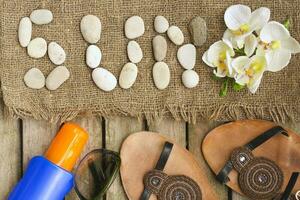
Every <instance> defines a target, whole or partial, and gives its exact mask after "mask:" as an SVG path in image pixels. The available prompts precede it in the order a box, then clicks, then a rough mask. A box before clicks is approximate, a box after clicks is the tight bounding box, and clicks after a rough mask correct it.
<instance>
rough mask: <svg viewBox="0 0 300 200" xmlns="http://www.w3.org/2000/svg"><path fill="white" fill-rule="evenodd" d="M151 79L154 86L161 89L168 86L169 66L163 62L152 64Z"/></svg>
mask: <svg viewBox="0 0 300 200" xmlns="http://www.w3.org/2000/svg"><path fill="white" fill-rule="evenodd" d="M152 73H153V80H154V83H155V86H156V87H157V88H158V89H160V90H163V89H165V88H167V87H168V85H169V83H170V77H171V74H170V69H169V66H168V65H167V64H166V63H164V62H157V63H155V64H154V66H153V72H152Z"/></svg>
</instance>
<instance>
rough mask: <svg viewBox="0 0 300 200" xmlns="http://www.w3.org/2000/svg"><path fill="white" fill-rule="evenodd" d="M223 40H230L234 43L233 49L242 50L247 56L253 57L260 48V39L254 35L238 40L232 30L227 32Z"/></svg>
mask: <svg viewBox="0 0 300 200" xmlns="http://www.w3.org/2000/svg"><path fill="white" fill-rule="evenodd" d="M223 40H228V41H230V42H231V43H232V46H233V48H235V49H242V48H244V52H245V54H246V55H247V56H249V57H250V56H252V55H253V53H254V52H255V49H256V47H257V46H258V38H257V37H256V36H255V35H254V34H250V35H249V36H247V37H246V38H238V39H237V38H236V37H235V36H234V35H233V33H232V32H231V31H230V30H228V29H227V30H226V31H225V33H224V35H223Z"/></svg>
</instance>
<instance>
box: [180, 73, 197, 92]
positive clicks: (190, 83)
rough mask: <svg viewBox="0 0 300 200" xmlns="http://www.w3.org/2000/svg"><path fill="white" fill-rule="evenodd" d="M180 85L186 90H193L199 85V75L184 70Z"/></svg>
mask: <svg viewBox="0 0 300 200" xmlns="http://www.w3.org/2000/svg"><path fill="white" fill-rule="evenodd" d="M182 83H183V85H184V86H185V87H186V88H194V87H196V86H197V85H198V83H199V75H198V74H197V73H196V72H195V71H194V70H185V71H184V72H183V74H182Z"/></svg>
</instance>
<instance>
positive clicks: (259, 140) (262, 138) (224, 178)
mask: <svg viewBox="0 0 300 200" xmlns="http://www.w3.org/2000/svg"><path fill="white" fill-rule="evenodd" d="M278 133H281V134H283V135H285V136H288V134H287V131H286V130H284V129H283V128H282V127H280V126H275V127H273V128H271V129H269V130H267V131H266V132H264V133H263V134H261V135H259V136H257V137H256V138H254V139H253V140H251V141H250V142H249V143H248V144H246V145H245V147H246V148H248V149H250V150H251V151H253V150H254V149H255V148H256V147H258V146H260V145H261V144H263V143H264V142H266V141H268V140H269V139H270V138H271V137H273V136H274V135H276V134H278ZM232 169H233V166H232V163H231V162H230V161H227V163H226V164H225V166H224V167H223V168H222V169H221V171H220V172H219V173H218V174H217V180H218V181H219V182H221V183H227V182H228V181H229V178H228V174H229V173H230V172H231V171H232Z"/></svg>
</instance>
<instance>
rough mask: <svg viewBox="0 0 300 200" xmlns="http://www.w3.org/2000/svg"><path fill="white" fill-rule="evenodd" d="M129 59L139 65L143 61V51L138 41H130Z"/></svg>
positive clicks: (128, 46)
mask: <svg viewBox="0 0 300 200" xmlns="http://www.w3.org/2000/svg"><path fill="white" fill-rule="evenodd" d="M127 54H128V58H129V60H130V61H131V62H132V63H139V62H141V60H142V59H143V51H142V49H141V47H140V45H139V43H137V42H136V41H130V42H129V43H128V45H127Z"/></svg>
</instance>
